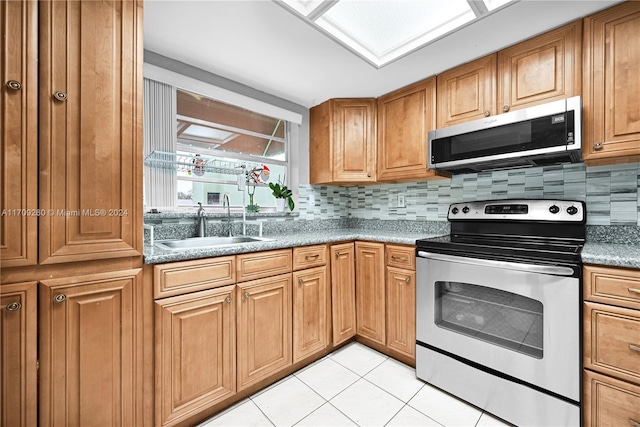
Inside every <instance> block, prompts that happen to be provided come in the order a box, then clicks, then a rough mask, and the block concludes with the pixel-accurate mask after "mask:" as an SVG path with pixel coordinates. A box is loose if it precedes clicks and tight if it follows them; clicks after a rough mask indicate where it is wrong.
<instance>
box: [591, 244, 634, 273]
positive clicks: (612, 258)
mask: <svg viewBox="0 0 640 427" xmlns="http://www.w3.org/2000/svg"><path fill="white" fill-rule="evenodd" d="M582 263H583V264H595V265H605V266H611V267H626V268H640V244H621V243H599V242H589V241H587V243H586V244H585V245H584V248H583V249H582Z"/></svg>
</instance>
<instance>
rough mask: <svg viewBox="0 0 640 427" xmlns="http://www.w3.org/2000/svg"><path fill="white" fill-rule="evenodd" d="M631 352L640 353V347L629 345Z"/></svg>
mask: <svg viewBox="0 0 640 427" xmlns="http://www.w3.org/2000/svg"><path fill="white" fill-rule="evenodd" d="M629 350H632V351H637V352H638V353H640V345H634V344H629Z"/></svg>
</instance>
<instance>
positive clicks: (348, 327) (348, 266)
mask: <svg viewBox="0 0 640 427" xmlns="http://www.w3.org/2000/svg"><path fill="white" fill-rule="evenodd" d="M329 252H330V255H329V259H330V261H331V318H332V325H333V345H338V344H340V343H343V342H345V341H348V340H350V339H351V338H353V337H354V336H355V335H356V271H355V245H354V243H353V242H351V243H341V244H336V245H332V246H331V248H330V250H329Z"/></svg>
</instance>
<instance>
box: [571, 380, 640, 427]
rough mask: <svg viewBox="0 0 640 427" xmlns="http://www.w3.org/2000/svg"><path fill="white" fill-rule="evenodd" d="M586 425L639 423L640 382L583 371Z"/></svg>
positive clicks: (634, 424) (628, 424)
mask: <svg viewBox="0 0 640 427" xmlns="http://www.w3.org/2000/svg"><path fill="white" fill-rule="evenodd" d="M583 410H584V412H583V415H584V424H583V425H584V426H585V427H599V426H629V427H631V426H637V425H639V424H640V386H637V385H633V384H629V383H626V382H624V381H619V380H616V379H614V378H610V377H607V376H604V375H600V374H597V373H594V372H591V371H588V370H585V374H584V402H583Z"/></svg>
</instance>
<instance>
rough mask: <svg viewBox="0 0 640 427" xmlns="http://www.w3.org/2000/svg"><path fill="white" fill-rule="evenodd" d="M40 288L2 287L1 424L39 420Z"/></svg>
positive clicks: (25, 425)
mask: <svg viewBox="0 0 640 427" xmlns="http://www.w3.org/2000/svg"><path fill="white" fill-rule="evenodd" d="M37 321H38V287H37V283H36V282H27V283H16V284H11V285H5V284H3V285H2V286H1V287H0V325H2V332H1V333H0V378H2V389H0V424H1V425H3V426H22V427H29V426H34V425H36V424H37V419H38V367H37V363H38V353H37V351H38V342H37V339H38V327H37Z"/></svg>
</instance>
